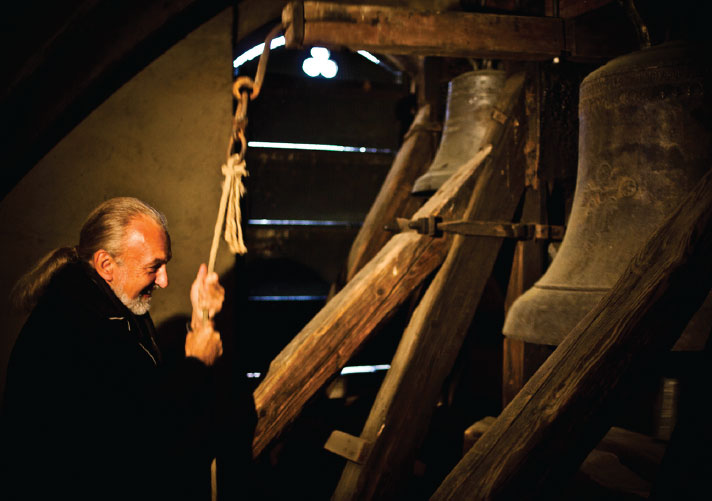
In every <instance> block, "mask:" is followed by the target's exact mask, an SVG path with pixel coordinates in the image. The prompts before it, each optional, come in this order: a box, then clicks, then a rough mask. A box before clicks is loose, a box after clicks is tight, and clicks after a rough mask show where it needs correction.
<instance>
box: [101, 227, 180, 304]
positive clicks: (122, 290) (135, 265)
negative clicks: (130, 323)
mask: <svg viewBox="0 0 712 501" xmlns="http://www.w3.org/2000/svg"><path fill="white" fill-rule="evenodd" d="M167 243H168V242H167V239H166V234H165V232H164V231H163V228H161V226H160V225H158V224H156V223H155V222H154V221H153V220H151V219H150V218H148V217H145V216H140V217H137V218H136V219H134V220H133V221H132V222H131V224H129V227H128V230H127V235H126V240H125V241H124V249H123V252H122V253H121V254H120V255H119V256H117V257H116V263H117V270H116V271H117V273H116V276H115V281H114V283H113V284H112V285H111V288H112V289H113V291H114V293H115V294H116V296H117V297H118V298H119V299H120V300H121V302H122V303H124V305H126V307H127V308H128V309H129V310H130V311H131V312H133V313H134V314H136V315H143V314H144V313H146V312H147V311H148V309H149V307H150V304H151V295H152V293H153V289H155V288H156V287H160V288H162V289H163V288H165V287H168V272H167V270H166V263H167V262H168V259H169V258H170V257H169V255H168V249H167V247H168V246H167Z"/></svg>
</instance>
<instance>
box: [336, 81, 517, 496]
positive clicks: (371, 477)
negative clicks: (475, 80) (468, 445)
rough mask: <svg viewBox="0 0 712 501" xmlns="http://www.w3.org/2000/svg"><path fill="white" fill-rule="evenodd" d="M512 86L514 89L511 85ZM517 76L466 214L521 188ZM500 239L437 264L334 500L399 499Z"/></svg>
mask: <svg viewBox="0 0 712 501" xmlns="http://www.w3.org/2000/svg"><path fill="white" fill-rule="evenodd" d="M514 83H517V84H518V86H517V87H514V86H513V84H514ZM523 83H524V75H523V74H519V75H516V76H514V77H510V80H509V81H508V85H509V88H508V89H506V90H507V91H508V92H509V94H507V96H506V99H509V100H512V101H513V102H516V109H515V110H514V112H513V114H512V115H511V116H510V119H509V120H508V122H507V123H508V124H509V126H508V127H507V129H506V130H505V133H504V134H503V135H500V138H499V140H497V139H498V138H497V137H496V136H497V135H499V134H497V133H498V127H497V128H495V127H491V128H490V130H489V131H488V133H487V134H486V135H485V137H484V138H483V141H484V143H485V144H486V143H492V144H493V145H494V150H493V154H492V156H491V159H490V160H489V161H488V162H487V163H486V164H485V165H483V166H482V168H481V172H480V175H479V176H478V177H477V181H476V184H475V188H474V190H473V192H472V196H471V198H470V202H469V204H468V207H467V209H466V210H465V214H464V216H463V217H464V218H465V219H467V220H473V219H484V220H511V219H512V216H513V215H514V211H515V209H516V207H517V205H518V203H519V200H520V198H521V194H522V192H523V189H524V160H523V157H524V139H525V138H526V137H527V135H526V131H525V130H522V129H525V128H526V121H525V120H524V112H523V108H524V105H523V100H524V99H523V92H522V87H523ZM502 241H503V238H502V237H489V236H487V237H483V236H477V237H470V236H468V237H465V236H461V235H458V236H456V237H455V238H454V240H453V244H452V247H451V248H450V251H449V252H448V255H447V258H446V259H445V262H444V263H443V265H442V267H441V268H440V270H439V271H438V273H437V274H436V276H435V278H434V279H433V281H432V283H431V284H430V286H429V287H428V290H427V291H426V293H425V295H424V296H423V298H422V300H421V301H420V304H419V305H418V307H417V308H416V309H415V311H414V312H413V315H412V317H411V320H410V322H409V324H408V327H407V328H406V330H405V332H404V333H403V337H402V339H401V342H400V344H399V345H398V349H397V350H396V354H395V356H394V358H393V361H392V362H391V368H390V370H389V371H388V373H387V374H386V378H385V380H384V381H383V384H382V385H381V388H380V390H379V392H378V395H377V396H376V401H375V403H374V404H373V407H372V408H371V412H370V414H369V416H368V419H367V421H366V424H365V426H364V428H363V431H362V433H361V438H362V439H364V440H366V441H368V442H371V443H372V445H371V452H370V454H369V455H368V457H367V458H366V460H365V461H364V462H363V464H358V463H355V462H349V463H347V464H346V467H345V468H344V472H343V474H342V476H341V480H340V481H339V484H338V486H337V488H336V491H335V493H334V495H333V499H335V500H359V501H360V500H368V499H399V498H400V497H401V495H402V494H403V492H402V489H403V488H404V486H405V485H406V484H407V480H408V478H409V475H410V473H411V472H412V471H413V462H414V460H415V455H416V453H417V451H418V449H419V448H420V445H421V444H422V442H423V439H424V438H425V434H426V432H427V430H428V425H429V423H430V417H431V415H432V411H433V409H434V408H435V404H436V401H437V397H438V394H439V392H440V390H441V389H442V385H443V382H444V381H445V378H446V377H447V375H448V374H449V373H450V371H451V370H452V365H453V363H454V362H455V359H456V358H457V354H458V353H459V351H460V348H461V346H462V342H463V341H464V339H465V335H466V334H467V331H468V328H469V326H470V324H471V323H472V318H473V317H474V315H475V310H476V309H477V305H478V304H479V300H480V297H481V295H482V292H483V290H484V288H485V284H486V283H487V280H488V279H489V277H490V275H491V273H492V268H493V266H494V262H495V260H496V259H497V255H498V253H499V249H500V247H501V245H502Z"/></svg>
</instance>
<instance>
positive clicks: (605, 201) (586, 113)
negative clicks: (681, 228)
mask: <svg viewBox="0 0 712 501" xmlns="http://www.w3.org/2000/svg"><path fill="white" fill-rule="evenodd" d="M711 68H712V65H710V60H709V55H706V54H705V53H704V52H702V51H701V50H697V49H695V48H693V47H691V46H689V45H687V44H684V43H681V42H676V43H669V44H663V45H659V46H654V47H651V48H648V49H644V50H641V51H638V52H635V53H632V54H628V55H625V56H622V57H619V58H616V59H614V60H612V61H610V62H609V63H607V64H606V65H604V66H603V67H601V68H599V69H598V70H596V71H594V72H593V73H591V74H590V75H588V76H587V77H586V78H585V79H584V80H583V82H582V83H581V88H580V98H579V161H578V175H577V180H576V191H575V193H574V200H573V205H572V208H571V215H570V218H569V221H568V224H567V229H566V236H565V237H564V240H563V242H562V243H561V247H560V249H559V250H558V252H557V254H556V256H555V258H554V260H553V262H552V263H551V265H550V266H549V269H548V270H547V271H546V273H545V274H544V275H543V276H542V277H541V278H540V279H539V281H538V282H537V283H536V284H534V286H533V287H532V288H531V289H529V290H528V291H527V292H526V293H524V294H523V295H522V296H520V297H519V298H518V299H517V300H516V301H515V302H514V304H513V305H512V307H511V308H510V310H509V312H508V314H507V318H506V320H505V324H504V328H503V332H504V334H505V336H508V337H510V338H516V339H520V340H523V341H527V342H530V343H536V344H547V345H557V344H559V342H560V341H561V340H562V339H563V338H564V337H565V336H566V334H567V333H568V332H569V331H570V330H571V329H572V328H573V327H574V326H575V325H576V324H577V323H578V322H579V320H581V319H582V318H583V317H584V316H585V315H586V313H588V312H589V311H590V310H591V309H593V307H594V306H595V305H596V304H597V303H598V301H599V300H600V299H601V298H602V297H603V296H604V295H605V294H606V292H608V291H609V289H610V288H611V287H612V286H613V285H614V284H615V282H616V281H617V279H618V277H619V276H620V274H621V273H622V272H623V270H624V269H625V267H626V266H627V265H628V263H629V261H630V259H631V258H632V257H633V255H634V254H635V252H637V250H638V249H639V248H640V246H641V245H642V244H643V243H644V242H645V241H646V240H647V239H648V238H649V236H650V235H651V234H652V232H653V231H654V230H655V229H656V228H657V227H658V226H659V225H660V224H661V223H662V222H663V221H664V219H665V218H666V217H667V216H668V215H669V214H671V212H672V211H673V210H674V209H675V208H676V207H677V205H678V204H679V203H680V202H681V201H682V199H683V197H684V196H685V195H686V194H687V193H688V192H689V191H690V190H691V189H692V188H693V187H694V185H695V183H696V182H697V181H698V180H699V179H700V178H701V177H702V175H703V174H704V173H705V172H706V171H707V169H709V168H710V166H711V165H712V134H711V131H710V129H711V127H710V123H709V120H710V109H709V102H710V95H709V89H705V88H704V87H705V85H706V84H708V83H709V82H710V76H712V71H711ZM705 92H707V95H705ZM705 101H706V103H705ZM705 106H706V108H705ZM708 299H709V298H708ZM709 302H710V301H709V300H708V302H707V303H708V304H709ZM703 309H704V307H703ZM708 313H709V310H708ZM698 315H699V314H698ZM694 320H695V319H694V318H693V321H692V322H690V325H689V326H688V329H687V331H686V333H683V338H685V336H686V335H687V336H688V337H689V335H690V334H689V333H688V331H689V330H690V327H691V326H692V325H693V324H694V323H695V322H694ZM698 325H699V323H698ZM705 330H706V333H709V323H707V325H706V326H705ZM706 333H705V334H706ZM698 337H699V336H698ZM703 342H704V339H703ZM678 344H679V343H678Z"/></svg>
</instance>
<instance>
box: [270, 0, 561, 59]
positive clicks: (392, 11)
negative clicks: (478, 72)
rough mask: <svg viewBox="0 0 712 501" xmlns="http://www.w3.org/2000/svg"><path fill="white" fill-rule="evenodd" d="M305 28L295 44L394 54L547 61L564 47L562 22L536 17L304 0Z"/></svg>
mask: <svg viewBox="0 0 712 501" xmlns="http://www.w3.org/2000/svg"><path fill="white" fill-rule="evenodd" d="M284 21H285V17H284V16H283V22H284ZM292 24H296V23H292ZM303 26H304V38H303V40H301V41H299V40H295V41H294V42H295V43H300V44H302V45H305V46H309V45H320V44H321V45H327V46H329V45H331V46H338V45H345V46H347V47H350V48H352V49H365V50H373V51H376V52H385V53H394V54H418V55H438V56H451V57H488V58H508V59H517V60H545V59H549V58H551V57H554V56H557V55H560V54H561V50H562V48H563V45H564V32H563V24H562V22H561V20H559V19H555V18H546V17H533V16H512V15H499V14H473V13H466V12H439V13H433V12H424V11H416V10H412V9H407V8H397V7H382V6H373V5H343V4H337V3H329V2H304V18H303ZM286 37H287V40H288V41H290V40H291V37H290V28H288V29H287V34H286ZM474 54H477V56H473V55H474Z"/></svg>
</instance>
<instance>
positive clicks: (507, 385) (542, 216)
mask: <svg viewBox="0 0 712 501" xmlns="http://www.w3.org/2000/svg"><path fill="white" fill-rule="evenodd" d="M544 197H545V194H544V192H543V191H542V190H535V189H533V188H529V189H527V192H526V194H525V196H524V207H523V208H522V221H523V222H527V223H541V224H546V222H547V215H546V201H545V198H544ZM546 245H547V244H546V243H543V242H536V241H533V240H529V241H524V242H517V245H516V247H515V248H514V258H513V260H512V271H511V273H510V276H509V285H508V287H507V296H506V298H505V303H504V311H505V315H506V313H507V311H508V310H509V307H510V306H511V305H512V303H513V302H514V301H515V300H516V299H517V298H518V297H519V296H520V295H522V294H523V293H524V292H525V291H527V290H528V289H529V288H530V287H531V286H532V285H534V282H536V281H537V280H538V279H539V278H540V277H541V275H542V273H543V272H544V269H545V265H544V256H545V255H546V250H545V248H546ZM525 351H526V346H525V344H524V342H523V341H520V340H517V339H509V338H507V337H505V338H504V341H503V347H502V404H503V406H506V405H507V404H508V403H509V402H510V401H511V400H512V399H513V398H514V396H515V395H516V394H517V393H519V390H521V389H522V386H524V383H526V377H527V374H526V371H525V369H524V366H525V356H526V355H525Z"/></svg>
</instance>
